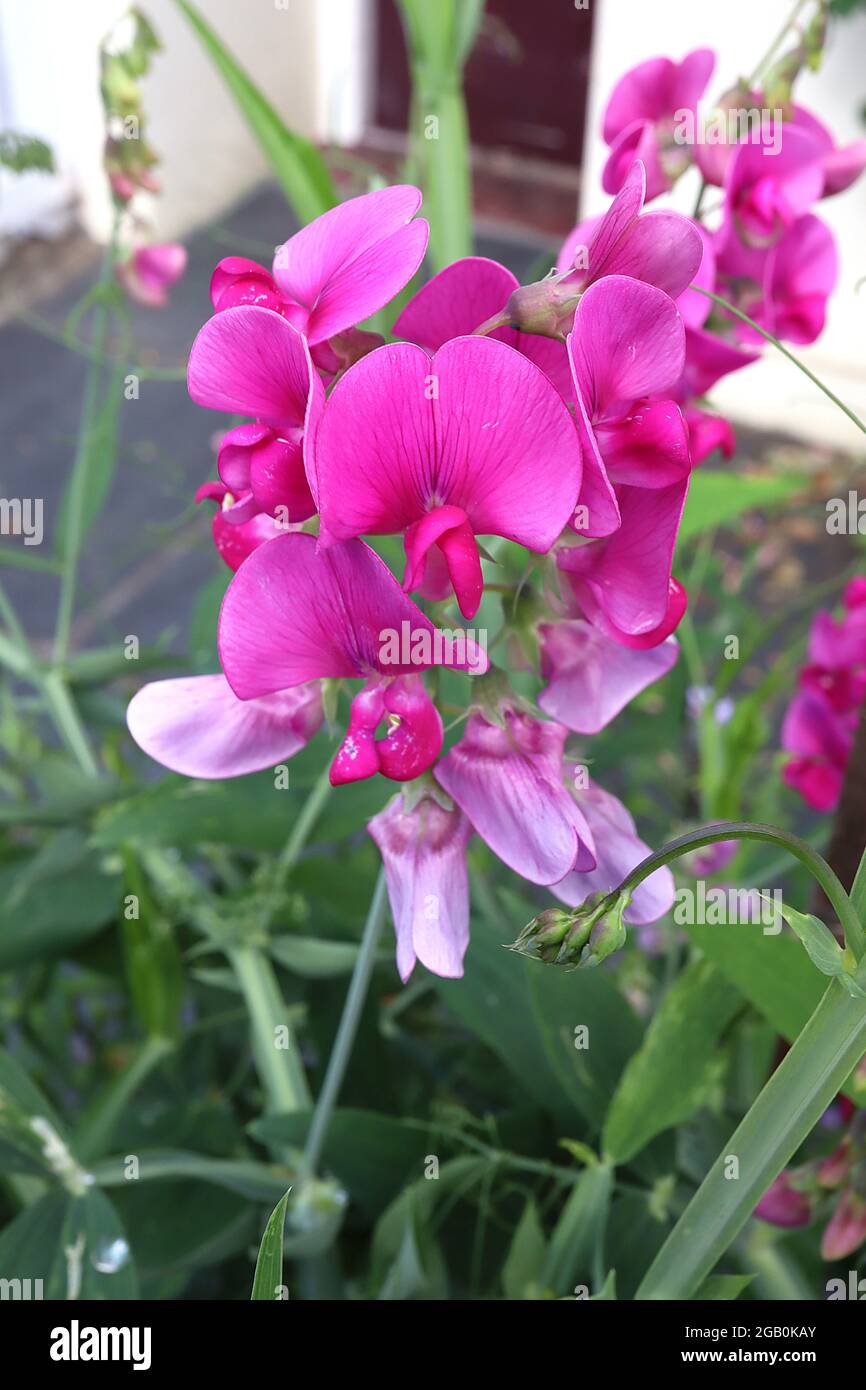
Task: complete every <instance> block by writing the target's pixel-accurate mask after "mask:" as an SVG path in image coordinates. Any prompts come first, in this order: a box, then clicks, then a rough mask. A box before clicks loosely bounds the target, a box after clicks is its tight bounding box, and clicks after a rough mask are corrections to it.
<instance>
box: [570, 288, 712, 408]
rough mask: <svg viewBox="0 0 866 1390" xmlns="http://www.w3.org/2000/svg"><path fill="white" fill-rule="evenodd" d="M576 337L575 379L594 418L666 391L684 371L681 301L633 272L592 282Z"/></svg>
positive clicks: (583, 301) (577, 321)
mask: <svg viewBox="0 0 866 1390" xmlns="http://www.w3.org/2000/svg"><path fill="white" fill-rule="evenodd" d="M571 338H572V339H573V342H572V345H571V352H572V361H573V364H574V376H575V381H576V383H577V385H578V386H579V388H580V391H581V394H582V395H583V397H584V400H585V402H586V407H587V412H588V414H589V415H590V418H591V419H592V420H593V421H597V420H598V419H599V418H601V417H603V416H604V415H605V414H607V413H608V412H613V413H618V411H617V407H621V406H622V405H623V404H624V403H629V402H631V401H636V400H639V399H640V398H641V397H643V396H650V395H661V394H663V393H665V392H666V391H668V390H670V389H671V388H672V387H674V386H675V385H676V384H677V382H678V381H679V378H680V377H681V375H682V371H683V365H684V361H685V333H684V329H683V324H682V320H681V318H680V315H679V311H678V310H677V307H676V305H675V304H674V303H673V301H672V300H671V299H670V297H669V296H668V295H666V294H664V293H663V291H662V290H657V289H655V288H654V286H652V285H644V284H641V283H640V281H638V280H632V279H629V278H628V277H627V276H624V275H608V276H605V278H604V279H603V280H599V281H597V282H596V283H595V284H594V285H590V287H589V289H588V290H587V291H586V293H585V294H584V295H583V297H582V299H581V301H580V303H579V305H578V307H577V312H576V314H575V316H574V332H573V334H572V335H571Z"/></svg>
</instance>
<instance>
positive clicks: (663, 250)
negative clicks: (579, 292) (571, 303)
mask: <svg viewBox="0 0 866 1390" xmlns="http://www.w3.org/2000/svg"><path fill="white" fill-rule="evenodd" d="M702 255H703V247H702V244H701V235H700V232H698V230H697V228H696V227H695V226H694V225H693V224H692V223H691V222H690V221H689V219H688V218H687V217H683V216H682V214H681V213H678V212H645V213H643V215H642V216H641V217H637V218H635V221H634V222H633V223H632V225H631V226H630V227H629V228H628V229H627V230H626V231H625V232H624V233H623V235H622V236H621V237H620V239H619V241H618V242H617V243H616V245H615V246H613V247H612V248H611V251H610V253H609V255H608V257H607V259H606V261H605V265H604V271H603V274H604V275H630V276H631V277H632V278H633V279H635V280H643V281H644V283H645V284H647V285H655V287H656V289H659V290H663V291H664V292H665V294H669V295H670V296H671V297H672V298H673V299H676V297H677V295H679V294H682V292H683V291H684V290H685V289H686V287H687V286H688V285H690V284H691V283H692V282H693V280H694V278H695V275H696V274H697V271H698V267H699V266H700V264H701V257H702ZM590 269H591V270H593V271H594V267H593V265H592V260H591V259H590ZM592 278H593V280H597V279H598V278H599V274H598V273H595V272H594V273H593V275H592ZM706 302H707V303H709V300H707V301H706Z"/></svg>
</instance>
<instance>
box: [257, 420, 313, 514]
mask: <svg viewBox="0 0 866 1390" xmlns="http://www.w3.org/2000/svg"><path fill="white" fill-rule="evenodd" d="M250 487H251V489H252V493H253V496H254V497H255V499H256V501H257V502H258V503H259V505H260V506H261V508H262V510H263V511H265V512H267V513H268V514H269V515H270V516H276V517H278V519H279V521H280V523H281V524H282V525H284V526H285V525H294V524H296V523H299V522H301V521H306V520H307V517H310V516H313V515H315V511H316V504H315V502H314V501H313V498H312V495H311V493H310V489H309V485H308V483H307V475H306V473H305V472H304V451H303V448H302V446H301V444H300V443H299V442H298V441H297V440H292V439H271V440H268V441H266V442H265V441H263V442H262V443H261V444H260V445H259V446H258V447H257V448H255V449H253V450H252V457H251V459H250Z"/></svg>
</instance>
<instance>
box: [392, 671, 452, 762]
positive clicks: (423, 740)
mask: <svg viewBox="0 0 866 1390" xmlns="http://www.w3.org/2000/svg"><path fill="white" fill-rule="evenodd" d="M385 713H386V715H392V716H395V717H396V719H397V720H399V722H396V723H394V726H393V728H391V730H390V731H389V732H388V733H387V734H386V735H385V737H384V738H382V739H380V740H379V745H378V748H379V771H380V772H381V773H382V775H383V777H390V778H391V780H392V781H394V782H409V781H411V780H412V779H413V778H414V777H420V776H421V774H422V773H424V772H426V771H427V769H428V768H429V767H432V765H433V763H435V761H436V759H437V758H438V757H439V754H440V753H441V751H442V739H443V729H442V719H441V717H440V714H439V711H438V710H437V708H436V706H435V705H434V703H433V701H432V700H431V698H430V696H429V695H428V693H427V691H426V689H425V687H424V682H423V681H422V680H421V677H420V676H399V677H398V678H397V680H395V681H392V682H391V684H390V685H389V686H388V687H387V688H386V690H385Z"/></svg>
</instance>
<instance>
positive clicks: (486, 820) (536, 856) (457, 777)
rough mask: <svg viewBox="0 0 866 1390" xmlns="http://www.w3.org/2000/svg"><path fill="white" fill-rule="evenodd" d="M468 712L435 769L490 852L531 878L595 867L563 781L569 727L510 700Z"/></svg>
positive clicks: (552, 879)
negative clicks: (497, 711)
mask: <svg viewBox="0 0 866 1390" xmlns="http://www.w3.org/2000/svg"><path fill="white" fill-rule="evenodd" d="M501 719H502V723H501V724H494V723H491V722H490V721H489V720H488V719H486V718H485V717H484V715H482V714H473V715H471V716H470V718H469V721H468V722H467V725H466V729H465V731H464V734H463V737H462V739H461V740H460V742H459V743H457V744H455V745H454V747H453V748H452V749H451V750H450V752H448V753H447V754H446V755H445V757H444V758H443V759H442V760H441V761H440V762H439V763H437V765H436V767H435V769H434V776H435V778H436V780H437V782H438V783H439V785H440V786H442V787H444V788H445V791H446V792H447V793H448V795H449V796H450V797H451V799H452V801H454V802H455V803H456V804H457V805H458V806H459V807H460V809H461V811H462V812H463V813H464V815H465V816H467V817H468V819H469V821H470V822H471V824H472V827H473V829H474V830H475V831H476V833H477V834H478V835H480V836H481V838H482V840H484V841H485V843H486V844H488V845H489V846H490V848H491V849H492V850H493V853H494V854H496V855H498V857H499V858H500V859H501V860H502V861H503V862H504V863H505V864H507V865H508V867H509V868H510V869H513V870H514V872H515V873H517V874H520V875H521V876H522V877H523V878H526V879H528V880H529V881H530V883H557V882H558V881H559V880H560V879H561V878H564V877H565V875H566V874H567V873H569V872H570V871H571V870H572V869H575V868H576V869H582V870H583V869H591V868H594V867H595V863H596V856H595V846H594V844H593V838H592V833H591V831H590V829H589V826H588V824H587V821H586V817H585V816H584V815H583V814H582V812H581V811H580V809H579V807H578V806H577V805H576V804H575V802H574V800H573V799H572V797H571V796H569V793H568V791H567V790H566V788H565V786H564V784H563V761H562V750H563V746H564V744H565V740H566V737H567V736H568V730H567V729H565V728H564V727H563V726H562V725H561V724H553V723H546V722H542V721H541V720H538V719H533V718H532V717H531V716H530V715H528V714H524V713H522V712H521V711H519V710H517V709H516V708H514V707H513V706H510V705H506V706H505V707H504V708H503V709H502V711H501Z"/></svg>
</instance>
